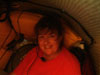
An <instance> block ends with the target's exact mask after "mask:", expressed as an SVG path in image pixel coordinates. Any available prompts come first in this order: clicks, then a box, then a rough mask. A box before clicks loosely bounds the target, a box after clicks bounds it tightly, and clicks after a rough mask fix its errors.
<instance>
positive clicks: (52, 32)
mask: <svg viewBox="0 0 100 75" xmlns="http://www.w3.org/2000/svg"><path fill="white" fill-rule="evenodd" d="M43 34H58V33H57V31H56V30H49V29H43V30H39V35H43Z"/></svg>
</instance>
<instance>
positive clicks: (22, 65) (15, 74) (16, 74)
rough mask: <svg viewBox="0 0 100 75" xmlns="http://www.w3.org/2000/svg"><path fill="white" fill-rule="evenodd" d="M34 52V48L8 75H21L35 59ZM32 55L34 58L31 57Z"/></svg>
mask: <svg viewBox="0 0 100 75" xmlns="http://www.w3.org/2000/svg"><path fill="white" fill-rule="evenodd" d="M34 54H35V50H34V48H33V49H32V50H31V51H29V52H28V53H27V55H26V56H25V57H24V59H23V60H22V61H21V62H20V64H19V65H18V66H17V67H16V68H15V69H14V70H13V72H11V73H10V75H23V72H24V70H25V68H26V67H27V65H28V64H29V62H30V61H31V60H32V59H34V58H35V55H34ZM33 55H34V56H33Z"/></svg>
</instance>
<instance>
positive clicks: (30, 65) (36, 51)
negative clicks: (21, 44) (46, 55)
mask: <svg viewBox="0 0 100 75" xmlns="http://www.w3.org/2000/svg"><path fill="white" fill-rule="evenodd" d="M36 53H37V56H36V58H35V59H34V61H33V62H32V64H31V65H30V66H29V68H28V70H27V75H28V73H29V71H30V69H31V68H32V66H33V65H34V64H35V62H36V60H37V58H38V57H39V55H38V49H37V47H36Z"/></svg>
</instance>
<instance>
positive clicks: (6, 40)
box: [0, 29, 12, 50]
mask: <svg viewBox="0 0 100 75" xmlns="http://www.w3.org/2000/svg"><path fill="white" fill-rule="evenodd" d="M11 32H12V29H10V31H9V33H8V35H7V37H6V38H5V40H4V42H3V43H2V45H1V47H0V50H1V48H2V47H3V46H4V44H5V43H6V41H7V39H8V38H9V36H10V34H11Z"/></svg>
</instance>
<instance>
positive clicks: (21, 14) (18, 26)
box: [17, 11, 24, 33]
mask: <svg viewBox="0 0 100 75" xmlns="http://www.w3.org/2000/svg"><path fill="white" fill-rule="evenodd" d="M23 12H24V11H22V12H21V13H20V14H19V16H18V18H17V24H18V29H19V33H21V28H20V23H19V19H20V17H21V15H22V14H23Z"/></svg>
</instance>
